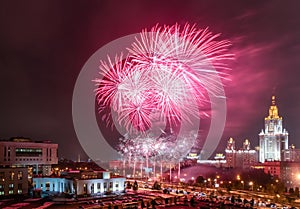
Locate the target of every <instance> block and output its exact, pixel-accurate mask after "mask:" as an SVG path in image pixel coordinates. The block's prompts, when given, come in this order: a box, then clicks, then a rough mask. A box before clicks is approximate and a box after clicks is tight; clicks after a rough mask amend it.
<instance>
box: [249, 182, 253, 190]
mask: <svg viewBox="0 0 300 209" xmlns="http://www.w3.org/2000/svg"><path fill="white" fill-rule="evenodd" d="M249 186H251V190H252V191H253V181H250V182H249Z"/></svg>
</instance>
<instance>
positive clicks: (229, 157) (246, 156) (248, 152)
mask: <svg viewBox="0 0 300 209" xmlns="http://www.w3.org/2000/svg"><path fill="white" fill-rule="evenodd" d="M225 158H226V167H228V168H243V169H248V168H250V167H251V166H252V165H254V164H256V163H257V158H258V157H257V151H256V150H254V149H251V147H250V141H249V140H248V139H246V140H245V141H244V142H243V147H242V148H241V149H238V150H237V149H236V147H235V141H234V139H233V138H230V139H229V140H228V142H227V147H226V149H225Z"/></svg>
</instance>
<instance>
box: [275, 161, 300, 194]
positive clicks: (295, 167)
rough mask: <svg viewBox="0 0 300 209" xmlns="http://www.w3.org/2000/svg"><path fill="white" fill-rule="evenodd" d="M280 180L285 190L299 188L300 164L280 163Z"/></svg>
mask: <svg viewBox="0 0 300 209" xmlns="http://www.w3.org/2000/svg"><path fill="white" fill-rule="evenodd" d="M280 163H281V168H280V169H281V180H282V182H284V184H285V186H286V187H287V188H295V187H300V162H288V161H285V162H280Z"/></svg>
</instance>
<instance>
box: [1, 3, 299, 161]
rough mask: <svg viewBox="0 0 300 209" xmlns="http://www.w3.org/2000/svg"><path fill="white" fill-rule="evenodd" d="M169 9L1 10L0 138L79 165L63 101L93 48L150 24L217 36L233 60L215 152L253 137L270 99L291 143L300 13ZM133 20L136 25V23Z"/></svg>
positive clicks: (268, 7) (276, 8) (68, 100)
mask: <svg viewBox="0 0 300 209" xmlns="http://www.w3.org/2000/svg"><path fill="white" fill-rule="evenodd" d="M230 2H231V4H229V3H228V2H226V3H225V2H219V1H213V2H205V3H204V1H200V2H196V1H190V2H188V3H183V2H182V1H176V2H174V4H173V5H172V8H171V7H170V5H169V4H167V3H160V4H158V3H156V2H152V3H150V2H143V3H136V4H133V5H119V6H115V4H114V3H111V2H108V1H107V2H101V3H100V2H98V3H95V4H92V3H88V4H84V8H85V9H83V4H81V3H77V4H76V3H74V4H72V9H70V8H69V4H70V3H69V2H60V3H58V2H57V3H53V2H52V3H45V2H39V3H37V4H25V3H18V4H16V5H14V4H13V3H10V2H5V3H4V2H2V3H1V8H2V9H1V16H2V18H1V20H0V26H1V28H3V29H5V30H3V32H2V35H1V38H0V44H1V46H2V47H1V52H0V53H1V55H2V56H1V57H2V58H1V63H0V64H1V72H0V76H1V78H2V79H1V80H2V82H1V84H0V85H1V88H0V89H1V90H0V95H1V98H2V104H1V109H2V117H1V119H0V124H1V125H0V126H1V127H0V138H1V139H8V138H10V137H14V136H24V137H30V138H32V139H33V140H52V141H53V142H55V143H58V144H59V155H60V156H64V157H66V158H70V159H76V158H77V155H78V154H80V155H81V156H82V157H83V158H86V156H85V154H84V151H83V150H82V148H81V147H80V144H79V142H78V140H77V137H76V134H75V131H74V128H73V123H72V112H71V111H72V93H73V88H74V84H75V81H76V79H77V76H78V74H79V72H80V70H81V68H82V66H83V65H84V63H85V62H86V61H87V59H88V58H89V57H90V56H91V55H92V54H93V53H94V52H95V51H96V50H97V49H98V48H100V47H102V46H103V45H105V44H107V43H109V42H110V41H113V40H115V39H117V38H120V37H122V36H125V35H128V34H132V33H137V32H140V31H141V30H142V29H144V28H148V29H149V28H151V27H152V26H154V25H155V24H156V23H160V24H161V25H163V24H174V23H176V22H178V23H180V24H184V23H186V22H189V23H191V24H193V23H195V24H196V25H197V27H199V28H206V27H209V29H210V30H211V31H212V32H213V33H221V34H222V35H221V38H226V39H228V40H229V41H231V43H232V47H231V51H232V52H233V53H234V54H235V56H236V60H235V61H234V62H233V63H232V64H231V68H232V70H231V71H230V72H228V73H229V77H228V78H229V79H230V81H226V80H225V81H224V88H225V94H226V96H227V121H226V126H225V130H224V133H223V136H222V139H221V143H220V146H219V149H218V150H219V151H223V150H224V147H225V145H226V142H227V140H228V139H229V137H233V138H234V139H235V140H236V142H237V146H238V147H240V145H241V144H242V142H243V141H244V140H245V139H246V138H247V139H249V140H250V141H251V146H256V145H258V140H259V139H258V134H259V132H260V131H261V129H262V128H263V126H264V117H266V116H267V115H268V108H269V106H270V104H271V96H272V95H275V96H276V103H277V106H278V108H279V115H280V116H282V117H283V121H284V122H283V126H284V127H285V128H286V129H287V130H288V131H289V144H295V145H296V147H300V142H299V141H298V140H297V138H298V137H299V136H300V130H298V123H297V122H298V117H299V115H300V109H299V108H298V106H299V103H300V98H299V96H298V95H299V91H300V85H299V84H298V78H297V75H298V72H297V70H298V69H299V67H300V61H299V60H297V59H298V56H299V54H300V39H299V38H298V37H300V29H299V28H298V27H297V26H298V25H299V24H300V14H299V13H298V9H299V8H300V4H299V3H298V2H297V1H288V2H286V3H285V4H283V3H282V2H280V1H272V2H271V1H265V2H260V1H254V2H250V1H249V2H248V1H245V2H240V1H230ZM135 13H136V15H137V16H139V17H140V18H136V15H134V14H135Z"/></svg>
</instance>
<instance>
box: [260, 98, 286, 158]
mask: <svg viewBox="0 0 300 209" xmlns="http://www.w3.org/2000/svg"><path fill="white" fill-rule="evenodd" d="M284 149H288V132H287V131H286V130H285V129H283V128H282V117H280V116H279V115H278V108H277V106H276V102H275V96H272V103H271V106H270V108H269V116H268V117H266V118H265V130H261V132H260V134H259V162H261V163H263V162H265V161H281V160H282V154H283V150H284Z"/></svg>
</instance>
